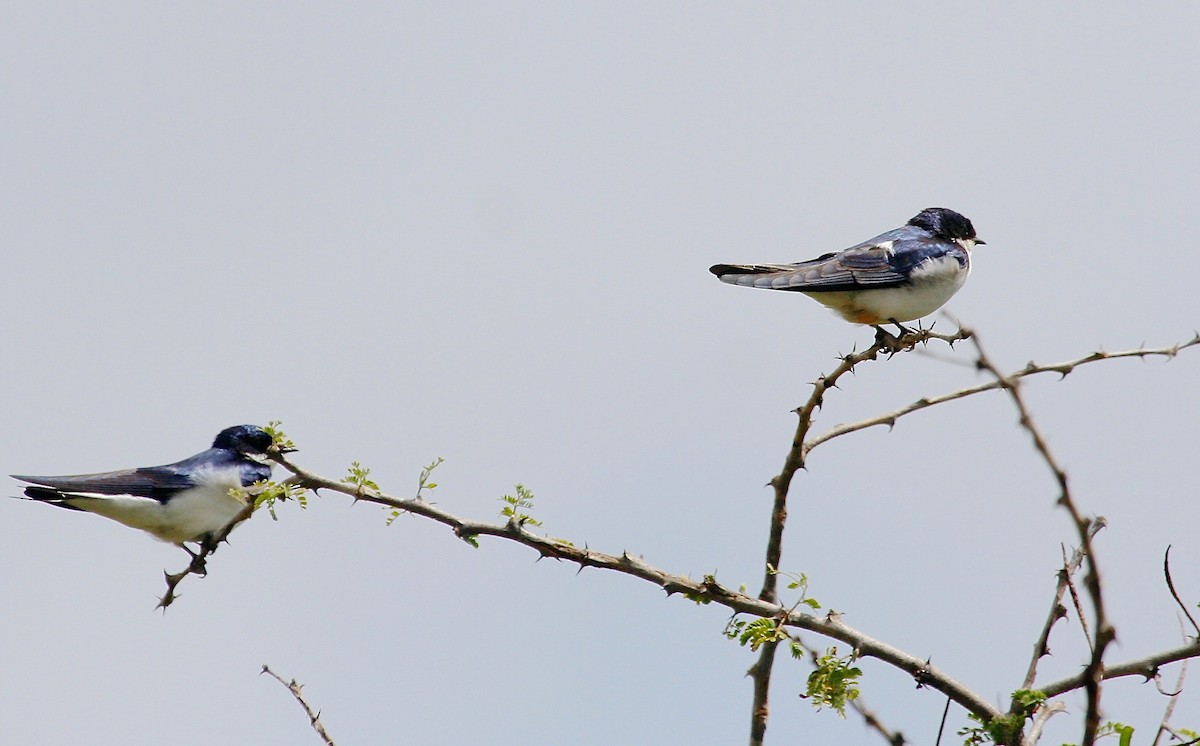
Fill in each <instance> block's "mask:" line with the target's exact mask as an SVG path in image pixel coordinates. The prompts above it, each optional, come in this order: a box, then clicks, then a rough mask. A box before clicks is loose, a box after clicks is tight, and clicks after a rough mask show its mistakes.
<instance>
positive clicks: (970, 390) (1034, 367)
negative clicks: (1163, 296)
mask: <svg viewBox="0 0 1200 746" xmlns="http://www.w3.org/2000/svg"><path fill="white" fill-rule="evenodd" d="M1197 345H1200V334H1197V335H1196V336H1195V337H1193V338H1192V339H1190V340H1188V341H1187V342H1181V343H1180V344H1177V345H1173V346H1171V347H1157V348H1138V349H1135V350H1125V351H1123V352H1093V353H1091V354H1090V355H1085V356H1083V357H1080V358H1076V359H1074V360H1068V361H1066V362H1062V363H1054V364H1052V365H1038V364H1037V363H1033V362H1031V363H1029V364H1028V365H1026V366H1025V367H1024V368H1022V369H1021V370H1017V371H1013V372H1012V373H1009V374H1007V375H1005V376H1004V378H1005V379H1006V380H1016V379H1018V378H1024V377H1026V376H1032V375H1037V374H1039V373H1058V374H1059V375H1060V376H1061V377H1062V378H1066V377H1067V375H1068V374H1070V373H1071V372H1073V371H1074V370H1075V369H1076V368H1078V367H1079V366H1081V365H1086V364H1088V363H1095V362H1099V361H1101V360H1116V359H1119V358H1129V357H1136V358H1143V359H1144V358H1148V357H1165V358H1167V359H1170V358H1173V357H1175V356H1176V355H1178V354H1179V352H1180V351H1181V350H1185V349H1187V348H1189V347H1195V346H1197ZM1059 380H1062V379H1061V378H1060V379H1059ZM1002 388H1005V386H1004V384H1002V383H1001V382H1000V381H999V380H996V381H990V382H988V383H984V384H980V385H978V386H969V387H967V388H964V389H959V390H958V391H952V392H950V393H948V394H942V395H940V396H931V397H924V398H921V399H918V400H916V401H915V402H913V403H911V404H909V405H907V406H904V407H901V408H900V409H897V410H895V411H893V412H888V413H887V414H881V415H877V416H875V417H870V418H868V419H865V420H861V421H859V422H854V423H851V424H848V425H838V426H837V427H834V428H833V429H831V430H829V431H828V432H825V433H822V434H821V435H818V436H817V437H815V438H813V439H811V440H809V441H808V442H807V443H805V444H804V455H805V456H807V455H808V453H809V452H810V451H812V449H814V448H816V447H817V446H819V445H821V444H822V443H825V442H826V441H830V440H833V439H834V438H837V437H839V436H842V435H847V434H849V433H853V432H857V431H859V430H865V429H867V428H869V427H876V426H878V425H887V426H888V427H889V428H891V427H893V426H895V424H896V420H898V419H900V418H901V417H903V416H904V415H907V414H912V413H913V412H917V411H919V410H922V409H926V408H928V407H932V406H933V405H935V404H943V403H945V402H948V401H954V400H955V399H962V398H964V397H968V396H972V395H974V394H981V393H983V392H984V391H994V390H996V389H1002Z"/></svg>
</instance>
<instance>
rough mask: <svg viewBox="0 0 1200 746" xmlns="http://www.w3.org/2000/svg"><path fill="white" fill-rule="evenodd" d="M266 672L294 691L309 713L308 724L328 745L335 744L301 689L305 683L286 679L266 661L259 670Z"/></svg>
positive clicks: (260, 673) (318, 713)
mask: <svg viewBox="0 0 1200 746" xmlns="http://www.w3.org/2000/svg"><path fill="white" fill-rule="evenodd" d="M264 673H265V674H268V675H270V677H271V678H273V679H275V680H276V681H278V682H279V683H280V684H283V685H284V686H285V687H287V690H288V691H289V692H291V693H292V696H293V697H295V698H296V701H297V702H299V703H300V706H301V707H303V708H304V713H305V714H306V715H308V724H309V725H311V726H312V728H313V730H315V731H316V732H317V735H318V736H320V737H321V740H322V741H324V742H325V743H326V746H334V743H333V739H332V738H330V737H329V734H328V733H326V732H325V726H324V725H322V724H321V713H320V712H313V709H312V707H310V706H309V704H308V700H306V699H304V694H303V693H302V692H301V691H300V690H302V689H303V688H304V685H303V684H298V683H296V680H295V679H292V680H291V681H284V680H283V677H281V676H280V675H279V674H277V673H275V672H274V671H272V670H271V668H270V667H269V666H267V664H265V663H264V664H263V667H262V671H260V672H259V675H260V676H261V675H262V674H264Z"/></svg>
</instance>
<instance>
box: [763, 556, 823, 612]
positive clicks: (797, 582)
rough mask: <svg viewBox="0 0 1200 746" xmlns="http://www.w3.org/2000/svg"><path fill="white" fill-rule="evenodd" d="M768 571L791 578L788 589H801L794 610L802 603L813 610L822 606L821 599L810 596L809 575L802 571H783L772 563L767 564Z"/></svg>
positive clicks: (793, 606)
mask: <svg viewBox="0 0 1200 746" xmlns="http://www.w3.org/2000/svg"><path fill="white" fill-rule="evenodd" d="M767 571H768V572H770V573H771V574H772V575H782V576H783V577H785V578H790V580H791V582H789V583H788V584H787V587H788V590H791V591H795V590H799V591H800V599H799V600H798V601H796V603H795V604H793V605H792V609H793V610H795V609H796V608H797V607H798V606H800V604H804V605H805V606H807V607H808V608H810V609H812V610H813V611H816V610H818V609H820V608H821V603H820V602H819V601H817V599H815V598H809V596H808V576H807V575H805V574H804V573H802V572H801V573H795V572H783V571H781V570H777V569H775V568H774V567H772V566H771V565H767Z"/></svg>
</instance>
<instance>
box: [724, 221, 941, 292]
mask: <svg viewBox="0 0 1200 746" xmlns="http://www.w3.org/2000/svg"><path fill="white" fill-rule="evenodd" d="M945 251H946V245H945V244H944V243H943V242H941V241H938V240H937V239H935V238H933V237H931V236H929V235H928V233H926V232H925V231H922V230H920V229H916V228H913V227H911V226H905V227H904V228H897V229H896V230H894V231H888V232H887V233H884V234H881V235H879V236H876V237H875V238H873V239H871V240H870V241H866V242H864V243H861V244H859V245H857V246H852V247H850V248H848V249H846V250H845V251H839V252H836V253H831V254H824V255H822V256H819V257H817V258H816V259H811V260H809V261H807V262H798V263H796V264H717V265H715V266H713V267H712V268H711V269H710V270H709V271H711V272H712V273H713V274H715V275H717V276H718V277H719V278H720V279H721V282H727V283H730V284H731V285H743V286H746V287H755V288H765V289H768V290H794V291H800V292H805V293H819V292H834V291H839V290H841V291H844V290H862V289H864V288H886V287H896V286H898V285H903V284H905V283H906V282H908V273H909V272H910V271H911V270H912V269H913V268H914V267H916V266H917V265H919V264H920V263H921V262H924V261H926V260H927V259H929V258H931V257H934V256H939V255H941V254H944V253H945Z"/></svg>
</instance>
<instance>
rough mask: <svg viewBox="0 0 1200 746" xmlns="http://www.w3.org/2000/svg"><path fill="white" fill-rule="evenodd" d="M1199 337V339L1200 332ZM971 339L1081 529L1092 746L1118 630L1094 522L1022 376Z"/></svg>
mask: <svg viewBox="0 0 1200 746" xmlns="http://www.w3.org/2000/svg"><path fill="white" fill-rule="evenodd" d="M1196 336H1197V339H1198V340H1200V334H1198V335H1196ZM971 341H972V342H973V343H974V344H975V350H976V353H977V354H978V356H979V362H978V365H979V368H980V370H986V371H987V372H989V373H991V374H992V376H993V377H995V379H996V381H997V382H998V383H999V384H1000V385H1001V386H1002V388H1004V390H1005V391H1007V392H1008V394H1009V396H1010V397H1011V398H1012V401H1013V405H1014V406H1016V408H1017V412H1018V413H1019V415H1020V419H1019V422H1020V423H1021V427H1023V428H1025V431H1026V432H1028V433H1029V437H1030V438H1031V439H1032V440H1033V447H1034V449H1035V450H1036V451H1037V452H1038V455H1039V456H1041V457H1042V461H1043V462H1045V464H1046V468H1047V469H1049V470H1050V473H1051V474H1052V475H1053V476H1054V480H1055V481H1056V482H1057V483H1058V488H1059V497H1058V504H1059V505H1060V506H1062V507H1063V508H1065V509H1066V511H1067V513H1068V514H1070V516H1071V521H1072V522H1073V523H1074V524H1075V530H1076V531H1078V532H1079V546H1080V549H1082V550H1083V554H1084V557H1085V558H1086V560H1087V564H1088V573H1087V575H1086V576H1085V577H1084V585H1085V587H1086V588H1087V592H1088V596H1089V597H1090V598H1091V601H1092V611H1093V613H1094V614H1095V616H1096V638H1095V642H1094V643H1093V644H1092V646H1091V647H1092V656H1091V660H1090V661H1088V664H1087V667H1086V668H1085V669H1084V675H1085V679H1084V691H1085V693H1086V695H1087V713H1086V715H1085V718H1084V726H1083V740H1082V742H1081V745H1080V746H1093V744H1094V743H1095V742H1096V731H1097V729H1098V728H1099V727H1100V683H1101V682H1102V681H1103V680H1104V651H1105V649H1106V648H1107V647H1108V645H1109V643H1111V642H1112V641H1113V640H1114V639H1115V638H1116V631H1115V630H1114V629H1113V627H1112V625H1110V624H1109V623H1108V618H1107V616H1106V613H1105V608H1104V594H1103V590H1102V587H1101V583H1100V568H1099V566H1098V565H1097V563H1096V553H1095V550H1094V549H1093V547H1092V538H1091V534H1090V532H1089V528H1090V526H1091V524H1092V521H1091V520H1090V519H1085V518H1084V517H1083V516H1082V515H1081V514H1080V512H1079V509H1078V508H1077V507H1076V506H1075V501H1074V499H1073V498H1072V496H1071V488H1070V486H1069V485H1068V484H1067V473H1066V472H1065V471H1063V468H1062V467H1061V466H1060V465H1059V463H1058V460H1057V459H1056V458H1055V457H1054V454H1053V453H1052V452H1051V451H1050V445H1049V444H1048V443H1047V442H1046V438H1045V436H1043V435H1042V432H1041V429H1040V428H1038V426H1037V423H1036V422H1034V420H1033V416H1032V415H1031V414H1030V412H1029V408H1028V407H1027V406H1026V404H1025V399H1024V397H1023V396H1022V395H1021V383H1020V381H1019V379H1017V378H1011V377H1007V376H1005V375H1004V374H1003V373H1001V372H1000V370H999V368H997V367H996V366H995V365H994V364H992V361H991V360H990V359H988V356H987V354H986V353H985V352H984V351H983V346H982V345H981V344H980V343H979V338H978V337H973V338H972V340H971ZM1176 352H1178V350H1176ZM1067 372H1070V371H1067ZM1064 375H1065V373H1064Z"/></svg>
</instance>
